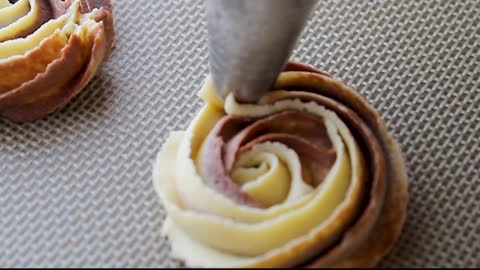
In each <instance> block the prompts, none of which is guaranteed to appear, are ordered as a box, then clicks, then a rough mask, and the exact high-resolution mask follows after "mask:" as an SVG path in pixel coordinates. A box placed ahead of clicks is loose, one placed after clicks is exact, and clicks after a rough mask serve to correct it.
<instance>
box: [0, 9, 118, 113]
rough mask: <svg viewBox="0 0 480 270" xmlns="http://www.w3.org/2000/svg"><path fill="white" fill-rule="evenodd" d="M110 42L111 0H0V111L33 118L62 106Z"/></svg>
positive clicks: (100, 60) (108, 52) (99, 61)
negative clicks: (12, 1)
mask: <svg viewBox="0 0 480 270" xmlns="http://www.w3.org/2000/svg"><path fill="white" fill-rule="evenodd" d="M113 43H114V22H113V17H112V5H111V1H110V0H97V1H95V0H74V1H72V0H67V1H61V0H18V1H17V2H15V3H14V4H11V3H9V2H8V1H5V0H3V1H0V115H1V116H4V117H6V118H9V119H11V120H14V121H19V122H21V121H32V120H36V119H38V118H41V117H43V116H45V115H46V114H48V113H51V112H53V111H55V110H56V109H58V108H60V107H62V106H64V105H65V104H66V103H67V102H68V101H69V100H70V99H72V98H73V97H74V96H75V95H77V94H78V93H79V92H80V91H81V90H82V89H83V88H84V87H85V85H86V84H87V83H88V82H89V81H90V79H91V78H92V77H93V76H94V75H95V73H96V72H97V71H98V69H99V67H100V66H101V64H102V63H103V62H104V61H106V60H108V59H109V57H110V55H111V51H112V47H113Z"/></svg>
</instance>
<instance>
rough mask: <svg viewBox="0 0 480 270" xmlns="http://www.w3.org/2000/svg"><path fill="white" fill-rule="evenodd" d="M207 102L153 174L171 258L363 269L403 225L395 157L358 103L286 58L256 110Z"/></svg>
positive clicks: (209, 96) (400, 174)
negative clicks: (283, 65)
mask: <svg viewBox="0 0 480 270" xmlns="http://www.w3.org/2000/svg"><path fill="white" fill-rule="evenodd" d="M200 96H201V97H202V98H203V99H204V100H205V101H206V105H205V106H204V108H203V109H202V110H201V111H200V112H199V113H198V115H197V116H196V118H195V119H194V120H193V121H192V123H191V124H190V126H189V127H188V129H187V130H186V131H177V132H173V133H172V134H171V135H170V136H169V138H168V139H167V141H166V142H165V143H164V145H163V147H162V150H161V151H160V153H159V155H158V157H157V160H156V163H155V166H154V185H155V189H156V191H157V192H158V194H159V195H160V198H161V201H162V203H163V206H164V207H165V209H166V211H167V220H166V222H165V224H164V228H163V229H164V234H165V235H166V236H167V237H168V238H169V239H170V242H171V244H172V254H173V256H174V257H176V258H178V259H181V260H182V261H183V262H185V264H186V265H187V266H192V267H294V266H304V267H372V266H375V265H376V264H377V263H378V262H379V260H380V259H381V258H382V257H383V256H384V255H385V254H386V253H388V251H389V250H390V248H391V247H392V245H393V243H394V242H395V241H396V239H397V238H398V236H399V234H400V231H401V228H402V226H403V224H404V221H405V218H406V205H407V200H408V191H407V176H406V174H405V166H404V162H403V160H402V157H401V153H400V150H399V148H398V146H397V144H396V142H395V141H394V139H393V138H392V137H391V136H390V135H389V134H388V132H387V128H386V126H385V124H384V122H383V120H382V119H381V117H380V116H379V115H378V113H377V112H376V111H375V110H374V109H373V108H371V107H370V106H369V105H368V104H367V102H366V101H365V100H364V99H363V98H362V97H361V96H360V95H359V94H358V93H357V92H355V91H354V90H353V89H352V88H350V87H348V86H347V85H345V84H344V83H342V82H340V81H338V80H336V79H334V78H332V77H331V76H330V75H328V74H327V73H325V72H322V71H319V70H317V69H314V68H312V67H310V66H306V65H303V64H300V63H295V62H290V63H289V64H288V65H287V67H286V68H285V70H284V71H283V72H282V73H281V74H280V76H279V78H278V80H277V82H276V84H275V86H274V87H273V89H271V91H269V92H267V93H266V94H265V95H264V96H263V97H262V98H261V100H260V101H259V102H258V103H257V104H240V103H238V102H236V101H235V99H234V98H233V96H232V95H230V96H228V97H227V98H226V100H225V101H223V100H220V99H219V98H218V97H217V96H216V95H215V91H214V86H213V84H212V82H211V80H210V79H208V80H207V82H206V83H205V85H204V87H203V89H202V90H201V92H200Z"/></svg>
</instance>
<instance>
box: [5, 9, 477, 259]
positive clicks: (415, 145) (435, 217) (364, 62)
mask: <svg viewBox="0 0 480 270" xmlns="http://www.w3.org/2000/svg"><path fill="white" fill-rule="evenodd" d="M115 4H116V6H115V15H116V27H117V34H118V36H117V38H118V40H117V44H116V49H115V51H114V54H113V58H112V59H111V60H110V61H109V62H108V63H106V64H105V65H104V67H103V69H102V72H101V73H100V74H99V75H98V76H97V77H96V78H95V79H94V80H93V81H92V82H91V83H90V84H89V86H88V87H87V89H85V91H84V92H82V93H81V94H80V96H79V97H78V98H76V99H75V100H74V101H73V102H71V103H70V104H69V105H68V106H67V107H65V108H64V109H62V110H60V111H58V112H56V113H54V114H52V115H50V116H49V117H47V118H45V119H43V120H41V121H37V122H35V123H29V124H21V125H20V124H13V123H10V122H8V121H6V120H0V265H1V266H5V267H7V266H37V267H40V266H58V267H60V266H67V267H72V266H99V267H107V266H109V267H126V266H133V267H147V266H152V267H155V266H156V267H175V266H177V265H178V264H177V263H176V262H175V261H173V260H171V259H169V257H168V253H169V247H168V244H167V243H166V242H165V241H164V240H163V239H162V238H161V237H160V230H161V227H162V222H163V218H164V212H163V209H162V207H161V205H160V204H159V201H158V199H157V196H156V194H155V193H154V190H153V187H152V180H151V172H152V162H153V159H154V157H155V154H156V153H157V151H158V150H159V148H160V145H161V143H162V142H163V140H164V139H165V138H166V136H167V134H168V132H170V131H171V130H175V129H183V128H185V127H186V125H187V124H188V122H189V121H190V120H191V119H192V117H193V115H194V114H195V112H196V111H197V110H198V109H199V107H200V106H201V102H200V100H199V99H198V98H196V96H195V95H196V91H197V90H198V89H199V87H200V86H201V83H202V80H203V79H204V77H205V76H206V75H207V72H208V62H207V61H208V59H207V57H208V55H207V48H206V28H205V21H204V9H203V1H192V0H190V1H188V0H183V1H179V0H177V1H170V0H168V1H167V0H161V1H149V0H142V1H127V0H117V1H116V2H115ZM479 14H480V1H476V0H470V1H455V0H451V1H433V0H428V1H403V0H397V1H321V3H319V5H318V6H317V8H316V11H315V13H314V16H313V18H312V20H311V21H310V24H309V26H308V28H307V30H306V31H305V33H304V35H303V36H302V40H301V43H300V44H299V46H298V48H297V50H296V52H295V54H294V57H293V58H294V59H295V60H299V61H302V62H305V63H308V64H311V65H314V66H317V67H319V68H321V69H324V70H327V71H329V72H330V73H332V74H333V75H335V76H336V77H337V78H340V79H342V80H344V81H346V82H347V83H348V84H351V85H353V86H355V87H357V88H358V89H359V91H360V92H361V93H362V94H363V95H364V96H365V97H366V98H367V99H368V100H369V101H370V103H371V104H372V105H373V106H374V107H375V108H377V109H378V110H379V111H380V112H381V113H382V115H383V116H384V118H385V119H386V120H387V123H388V126H389V129H390V130H391V131H392V132H393V134H394V135H395V137H396V138H397V139H398V140H399V142H400V144H401V146H402V150H403V152H404V155H405V158H406V160H407V164H408V174H409V177H410V180H411V201H410V205H409V218H408V223H407V225H406V227H405V230H404V233H403V234H402V237H401V239H400V241H399V242H398V243H397V245H396V247H395V249H394V250H393V251H392V253H391V254H390V255H389V256H388V257H387V258H385V260H384V261H383V262H382V266H385V267H391V266H397V267H406V266H409V267H415V266H416V267H422V266H430V267H433V266H437V267H442V266H465V267H474V266H476V267H480V257H479V254H480V15H479Z"/></svg>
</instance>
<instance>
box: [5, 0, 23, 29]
mask: <svg viewBox="0 0 480 270" xmlns="http://www.w3.org/2000/svg"><path fill="white" fill-rule="evenodd" d="M7 2H8V1H7ZM2 4H3V5H4V3H0V8H1V7H2ZM29 11H30V2H29V0H20V1H18V2H16V3H15V4H14V5H10V6H8V7H5V8H1V9H0V28H2V27H5V26H7V25H9V24H11V23H13V22H14V21H16V20H18V19H19V18H21V17H23V16H25V15H27V13H28V12H29Z"/></svg>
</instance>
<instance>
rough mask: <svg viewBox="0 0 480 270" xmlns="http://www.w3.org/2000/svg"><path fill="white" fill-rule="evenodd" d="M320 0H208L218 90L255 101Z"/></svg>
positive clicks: (212, 68)
mask: <svg viewBox="0 0 480 270" xmlns="http://www.w3.org/2000/svg"><path fill="white" fill-rule="evenodd" d="M316 3H317V0H207V1H206V13H207V29H208V50H209V62H210V72H211V74H212V78H213V81H214V83H215V88H216V91H217V94H218V95H219V96H220V97H221V98H225V97H226V96H227V95H228V94H229V93H230V92H232V93H233V95H234V97H235V99H236V100H237V101H238V102H242V103H255V102H257V101H258V100H259V99H260V98H261V97H262V96H263V94H264V93H265V92H266V91H268V89H270V88H271V86H272V85H273V84H274V82H275V81H276V79H277V77H278V75H279V73H280V72H281V71H282V70H283V68H284V66H285V65H286V63H287V62H288V60H289V58H290V55H291V52H292V51H293V49H294V48H295V45H296V43H297V41H298V39H299V37H300V35H301V33H302V31H303V29H304V27H305V25H306V23H307V21H308V18H309V16H310V13H311V11H312V10H313V8H314V6H315V4H316Z"/></svg>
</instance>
